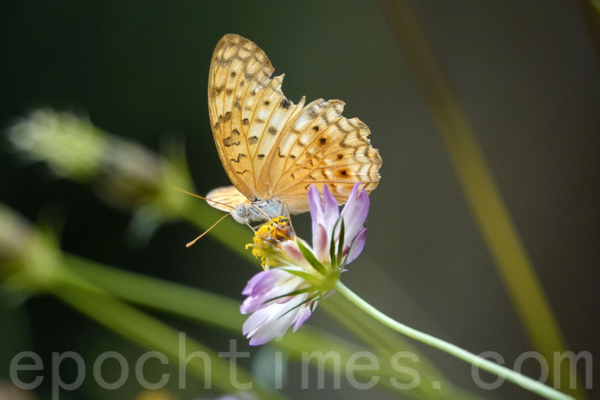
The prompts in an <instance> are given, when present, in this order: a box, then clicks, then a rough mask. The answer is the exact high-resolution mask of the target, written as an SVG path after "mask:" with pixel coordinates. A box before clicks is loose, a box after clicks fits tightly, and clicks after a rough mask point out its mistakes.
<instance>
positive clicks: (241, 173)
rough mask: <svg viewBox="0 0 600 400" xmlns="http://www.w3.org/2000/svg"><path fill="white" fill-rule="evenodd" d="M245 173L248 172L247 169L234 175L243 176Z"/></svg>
mask: <svg viewBox="0 0 600 400" xmlns="http://www.w3.org/2000/svg"><path fill="white" fill-rule="evenodd" d="M246 172H248V170H247V169H245V170H243V171H242V172H240V171H235V173H236V174H240V175H244V174H245V173H246Z"/></svg>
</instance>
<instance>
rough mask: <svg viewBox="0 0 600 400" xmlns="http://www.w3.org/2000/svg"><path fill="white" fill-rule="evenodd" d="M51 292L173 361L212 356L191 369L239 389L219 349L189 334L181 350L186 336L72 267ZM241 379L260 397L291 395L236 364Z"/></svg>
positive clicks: (277, 399)
mask: <svg viewBox="0 0 600 400" xmlns="http://www.w3.org/2000/svg"><path fill="white" fill-rule="evenodd" d="M49 291H50V293H52V294H53V295H55V296H56V297H58V298H59V299H61V300H62V301H64V302H65V303H66V304H68V305H70V306H71V307H73V308H75V309H77V310H78V311H80V312H81V313H82V314H84V315H87V316H88V317H90V318H91V319H93V320H95V321H96V322H98V323H99V324H101V325H104V326H105V327H107V328H108V329H110V330H112V331H114V332H116V333H118V334H120V335H121V336H123V337H125V338H127V339H128V340H130V341H132V342H134V343H136V344H138V345H140V346H142V347H145V348H147V349H149V350H153V351H159V352H161V353H163V354H164V355H166V356H167V358H169V359H170V360H171V361H172V362H174V363H175V364H178V363H179V362H180V361H181V360H180V356H182V355H183V356H184V357H187V356H188V355H189V354H191V353H194V352H200V353H203V354H205V355H206V356H208V358H209V360H210V362H209V363H207V364H205V361H204V360H203V359H201V358H198V357H193V358H191V359H190V360H189V363H188V364H187V368H186V369H187V370H188V371H187V372H190V373H192V374H194V375H196V376H197V377H199V378H200V379H206V378H207V377H208V379H210V381H206V382H205V383H207V382H211V383H213V384H214V385H215V387H217V388H218V389H219V390H221V391H222V392H224V393H234V392H237V391H238V388H236V385H234V384H233V383H232V381H231V380H230V365H229V363H228V362H227V361H225V360H223V359H222V358H221V357H220V356H219V355H218V354H217V353H216V352H215V351H213V350H211V349H209V348H208V347H206V346H204V345H203V344H201V343H200V342H197V341H195V340H193V339H191V338H189V337H186V338H185V353H181V354H180V352H181V350H180V347H179V346H180V341H181V339H182V337H181V336H180V333H179V332H177V331H176V330H175V329H173V328H171V327H169V326H167V325H165V324H163V323H162V322H160V321H158V320H157V319H155V318H153V317H151V316H149V315H147V314H145V313H143V312H141V311H138V310H137V309H135V308H133V307H131V306H129V305H128V304H126V303H124V302H122V301H121V300H119V299H117V298H115V297H113V296H112V295H110V294H109V293H107V292H105V291H103V290H102V289H100V288H98V287H96V286H95V285H93V284H92V283H90V282H88V281H87V280H85V279H83V278H81V277H80V276H78V275H77V274H76V273H74V272H72V271H70V270H64V271H61V273H59V274H57V275H56V276H55V281H54V284H53V285H51V286H50V287H49ZM236 371H237V372H236V374H237V379H238V381H239V382H242V383H246V382H253V388H252V389H250V393H252V394H253V395H255V396H256V397H257V398H261V399H270V400H286V399H287V397H286V396H284V395H283V394H281V393H279V392H277V391H276V390H274V389H272V388H270V387H268V386H267V385H265V384H264V383H262V382H257V381H256V379H254V378H253V376H252V375H251V374H250V373H249V372H247V371H246V370H244V369H242V368H241V367H240V366H237V367H236Z"/></svg>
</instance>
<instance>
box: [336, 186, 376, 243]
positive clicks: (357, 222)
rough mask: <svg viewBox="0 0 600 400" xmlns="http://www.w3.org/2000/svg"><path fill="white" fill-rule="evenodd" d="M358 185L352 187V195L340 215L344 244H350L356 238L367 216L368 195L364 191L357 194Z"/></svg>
mask: <svg viewBox="0 0 600 400" xmlns="http://www.w3.org/2000/svg"><path fill="white" fill-rule="evenodd" d="M359 185H360V184H359V183H357V184H356V185H354V188H353V189H352V193H351V194H350V196H349V200H348V203H346V206H345V207H344V209H343V210H342V215H343V216H344V225H345V228H346V229H345V231H346V234H345V238H344V241H345V242H346V243H351V242H352V240H354V238H355V237H356V235H357V234H358V232H359V231H360V229H361V228H362V226H363V224H364V223H365V221H366V219H367V215H368V214H369V205H370V200H369V195H368V194H367V192H365V191H364V190H363V191H362V192H360V194H358V193H357V191H358V187H359Z"/></svg>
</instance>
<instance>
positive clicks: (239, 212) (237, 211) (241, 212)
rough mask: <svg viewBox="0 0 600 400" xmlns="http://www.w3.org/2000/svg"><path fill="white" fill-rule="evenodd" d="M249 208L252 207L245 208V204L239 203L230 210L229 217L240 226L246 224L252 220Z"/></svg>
mask: <svg viewBox="0 0 600 400" xmlns="http://www.w3.org/2000/svg"><path fill="white" fill-rule="evenodd" d="M250 207H252V206H249V207H246V205H245V204H242V203H240V204H238V205H237V206H235V208H234V209H233V210H231V216H232V217H233V219H235V220H236V221H237V222H239V223H240V224H247V223H249V222H250V221H251V220H252V219H251V218H250V217H251V213H250Z"/></svg>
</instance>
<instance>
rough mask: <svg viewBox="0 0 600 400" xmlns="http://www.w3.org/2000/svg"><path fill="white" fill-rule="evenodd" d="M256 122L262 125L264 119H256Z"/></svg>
mask: <svg viewBox="0 0 600 400" xmlns="http://www.w3.org/2000/svg"><path fill="white" fill-rule="evenodd" d="M256 122H258V123H259V124H264V123H265V120H264V119H260V118H256Z"/></svg>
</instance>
